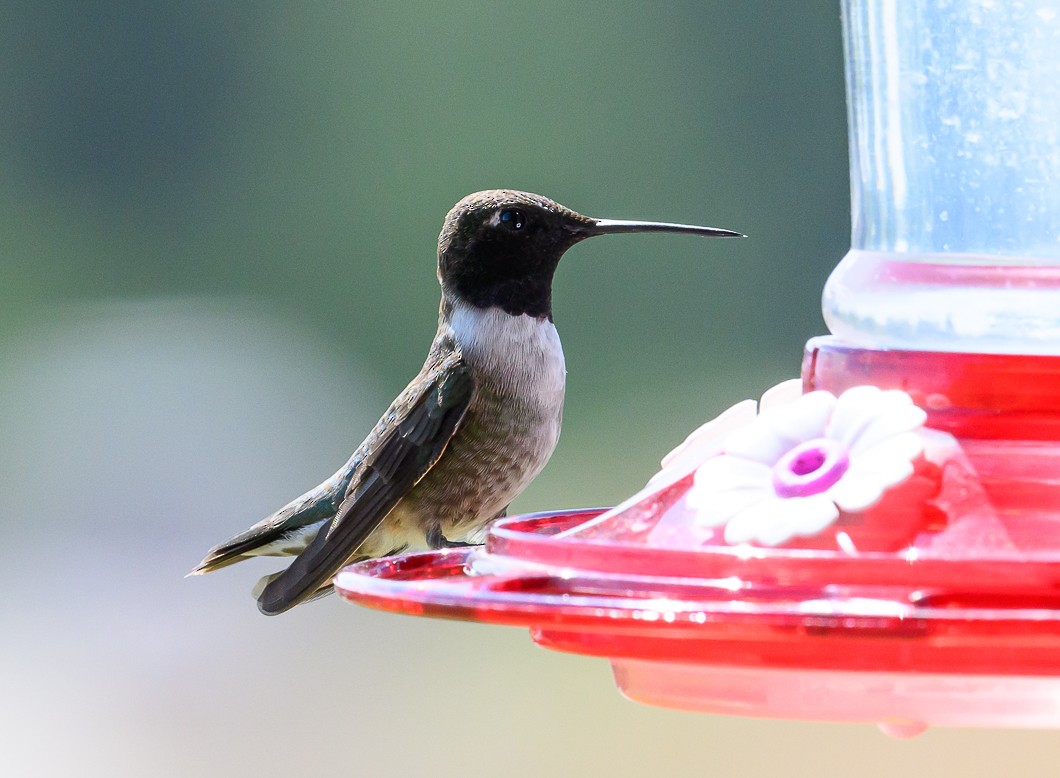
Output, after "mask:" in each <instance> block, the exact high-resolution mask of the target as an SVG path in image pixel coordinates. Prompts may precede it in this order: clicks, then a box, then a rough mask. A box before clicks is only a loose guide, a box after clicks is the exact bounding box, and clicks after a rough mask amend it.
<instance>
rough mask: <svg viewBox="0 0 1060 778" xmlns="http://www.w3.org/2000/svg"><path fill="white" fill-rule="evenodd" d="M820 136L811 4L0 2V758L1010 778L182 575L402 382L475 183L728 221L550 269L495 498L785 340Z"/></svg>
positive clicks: (692, 417)
mask: <svg viewBox="0 0 1060 778" xmlns="http://www.w3.org/2000/svg"><path fill="white" fill-rule="evenodd" d="M845 129H846V125H845V114H844V104H843V77H842V61H841V39H840V23H839V12H838V4H837V2H835V1H834V0H815V1H813V2H811V1H810V0H803V1H802V2H797V3H796V2H770V1H768V0H753V1H752V0H742V1H741V2H735V1H731V2H721V1H715V2H706V1H702V2H686V3H661V4H651V3H643V2H640V3H634V2H606V3H605V2H583V3H557V2H539V3H524V4H508V3H496V2H495V3H471V2H461V1H460V0H453V1H452V2H448V3H431V2H409V3H389V4H383V3H374V4H361V3H352V2H331V3H298V4H296V3H225V4H219V3H212V2H205V1H202V2H185V3H118V2H98V3H84V4H75V3H57V4H52V3H5V4H4V5H3V7H2V8H0V214H2V215H0V270H2V275H0V397H2V402H0V522H2V526H3V527H4V529H5V538H4V564H3V567H2V572H0V582H2V583H3V584H4V592H5V594H6V596H5V597H4V598H3V605H2V606H0V609H2V619H3V630H4V639H3V641H2V642H0V657H2V660H0V661H2V662H3V680H2V682H0V683H2V685H0V701H2V702H0V772H2V773H3V774H5V775H20V776H21V775H48V776H51V775H56V776H66V775H77V776H97V775H98V776H116V775H121V776H124V775H130V776H133V775H153V776H186V775H190V774H193V773H195V774H200V775H260V776H273V775H275V776H280V775H323V774H328V775H358V776H359V775H384V774H393V775H401V776H405V775H427V774H434V775H438V776H448V775H452V776H456V775H466V774H476V773H485V774H491V775H511V776H541V775H605V774H607V775H640V774H649V773H650V774H660V775H705V774H713V775H727V776H728V775H734V776H735V775H762V776H766V775H774V774H776V773H777V771H787V772H791V771H792V769H793V767H794V766H796V765H797V766H798V767H797V768H796V769H797V771H798V772H799V773H800V774H813V775H818V776H833V775H834V776H849V775H851V774H854V773H857V774H858V775H863V776H877V775H878V776H884V775H887V776H889V775H896V774H906V775H918V774H923V775H929V774H930V775H936V774H957V773H958V772H959V773H960V774H962V775H965V776H974V775H983V776H987V775H995V774H998V773H999V772H1000V770H1001V769H1002V768H1001V765H1004V769H1005V770H1006V771H1007V772H1009V773H1011V774H1020V775H1030V774H1033V773H1034V771H1035V770H1036V769H1039V770H1040V773H1039V774H1043V775H1044V774H1050V772H1049V770H1048V769H1047V766H1046V767H1042V765H1043V764H1044V763H1043V761H1042V760H1043V756H1044V755H1045V749H1046V748H1047V747H1052V751H1053V756H1055V754H1056V752H1055V736H1053V735H1049V734H1036V733H1005V732H975V733H971V732H960V731H937V732H929V733H928V734H927V735H925V736H923V737H921V738H919V739H917V740H915V741H913V742H909V743H899V742H895V741H891V740H888V739H886V738H884V737H883V736H882V735H879V734H878V733H877V732H876V731H875V730H874V729H872V728H871V727H851V726H841V725H828V724H807V723H791V722H772V721H754V720H739V719H731V718H720V717H710V716H703V715H693V714H686V713H679V712H673V711H665V710H658V709H652V708H647V707H642V706H639V705H635V704H633V703H629V702H626V701H624V700H622V699H621V698H620V696H619V695H618V693H617V692H616V691H615V689H614V687H613V686H612V683H611V681H610V678H609V670H608V666H607V663H606V662H604V661H602V660H590V659H585V658H581V657H573V656H562V655H558V654H552V653H548V652H545V651H543V650H541V649H538V648H536V647H535V646H534V645H533V644H532V643H531V641H530V640H529V639H528V637H527V635H526V634H525V632H522V631H520V630H514V629H502V628H490V627H482V626H477V625H468V624H459V623H449V622H442V621H432V620H421V619H412V618H407V617H399V616H392V615H387V614H381V613H376V612H372V611H368V610H365V609H361V608H357V607H355V606H352V605H350V604H348V603H344V602H342V601H340V600H339V599H338V598H330V599H328V600H326V601H323V602H320V603H316V604H313V605H309V606H305V607H301V608H298V609H296V610H295V611H294V612H292V613H290V614H287V615H285V616H283V617H280V618H276V619H266V618H264V617H262V616H260V615H259V614H258V613H257V611H256V609H255V607H254V603H253V601H252V600H251V599H250V597H249V595H248V590H249V588H250V587H251V585H252V583H253V582H254V581H255V580H256V579H257V577H258V576H259V575H261V574H263V573H265V572H269V571H271V570H273V569H275V568H276V567H277V564H276V563H275V562H269V561H262V562H261V563H260V564H253V563H247V564H244V565H240V566H238V567H236V568H231V569H229V570H226V571H224V572H222V573H220V574H217V575H212V576H209V577H207V578H198V579H191V580H183V579H182V576H183V574H184V573H185V572H186V571H187V570H188V569H190V568H191V567H192V566H193V565H194V564H195V563H196V562H197V561H198V560H199V558H200V557H201V556H202V554H203V553H204V552H205V551H206V550H207V549H208V548H209V547H210V546H212V545H214V544H215V543H217V542H219V541H221V540H223V539H226V538H228V537H229V536H230V535H232V534H233V533H235V532H237V531H239V530H242V529H244V528H245V527H246V526H248V525H249V524H251V523H252V522H254V521H257V520H258V519H259V518H260V517H262V516H263V515H265V514H267V513H269V512H271V511H272V510H273V509H275V508H276V507H278V506H279V505H281V504H283V503H284V502H286V501H287V500H288V499H290V498H292V497H294V496H296V495H298V494H300V493H301V492H302V491H304V490H305V489H307V488H308V487H311V486H313V485H315V484H316V483H318V482H319V481H320V480H322V478H324V477H325V476H327V475H329V474H330V473H331V472H332V471H333V470H334V469H335V468H336V467H337V466H338V465H340V464H341V463H342V462H343V461H345V459H346V457H347V456H348V455H349V453H350V452H351V451H352V449H353V448H354V447H355V446H356V445H357V443H358V442H359V441H360V440H361V437H362V436H363V435H364V434H365V433H366V432H367V430H368V429H369V427H370V425H371V424H372V423H373V422H374V420H375V418H376V417H377V416H378V414H379V413H380V412H381V411H382V410H383V409H384V408H385V407H386V405H387V403H388V402H389V400H390V398H392V397H393V396H394V395H395V394H396V393H397V392H398V391H399V390H400V389H401V388H402V387H403V386H404V384H405V382H406V381H407V380H408V378H409V377H411V375H412V374H413V373H414V372H415V371H416V370H417V369H418V368H419V366H420V364H421V362H422V359H423V356H424V354H425V351H426V348H427V344H428V343H429V341H430V338H431V336H432V335H433V332H434V326H435V318H436V310H437V301H438V289H437V283H436V280H435V277H434V262H435V254H434V252H435V240H436V236H437V233H438V230H439V228H440V226H441V221H442V217H443V216H444V214H445V213H446V211H447V210H448V208H449V207H450V206H451V205H452V204H453V203H454V202H455V201H456V200H457V199H459V198H460V197H462V196H463V195H465V194H467V193H468V192H471V191H475V190H478V189H484V188H493V187H514V188H521V189H529V190H531V191H536V192H540V193H542V194H546V195H549V196H551V197H554V198H556V199H558V200H559V201H560V202H562V203H564V204H566V205H569V206H571V207H573V208H575V209H577V210H580V211H582V212H585V213H589V214H592V215H595V216H606V217H614V218H647V219H660V220H668V221H688V222H700V223H709V224H714V225H717V226H724V227H729V228H732V229H736V230H740V231H742V232H746V233H748V234H749V235H750V236H751V237H750V239H748V240H746V241H740V242H735V241H728V242H704V241H699V240H693V239H687V238H681V237H674V236H660V235H652V236H628V237H614V238H608V239H602V240H598V241H591V242H590V243H587V244H585V245H582V246H579V247H577V248H576V249H575V250H573V251H571V252H570V254H569V255H568V256H567V258H566V259H565V260H564V262H563V264H562V265H561V267H560V270H559V273H558V276H557V279H556V297H555V316H556V322H557V325H558V326H559V328H560V331H561V333H562V336H563V339H564V346H565V350H566V354H567V361H568V367H569V376H568V396H567V406H566V418H565V429H564V434H563V439H562V440H561V442H560V446H559V449H558V450H557V452H556V454H555V456H554V457H553V460H552V463H551V464H550V465H549V467H548V468H547V469H546V470H545V472H544V473H543V474H542V475H541V476H540V477H539V479H538V480H537V481H536V482H535V483H534V484H533V486H532V487H531V488H530V489H529V490H528V491H527V492H526V493H525V494H524V495H523V496H522V497H520V498H519V500H518V501H517V502H516V504H515V505H514V508H515V509H516V510H520V511H532V510H544V509H550V508H561V507H577V506H593V505H604V504H611V503H614V502H616V501H618V500H620V499H622V498H623V497H625V496H626V495H628V494H629V493H631V492H632V491H634V490H635V489H637V488H638V487H639V486H641V485H642V484H643V482H644V481H645V480H646V479H647V478H648V477H649V476H650V475H651V474H652V473H653V472H654V469H655V467H656V463H657V461H658V459H659V457H660V456H661V455H662V454H663V453H664V452H666V451H667V450H669V448H671V447H672V446H673V445H674V444H676V443H677V442H678V441H679V440H680V439H682V438H683V436H684V435H685V434H686V433H687V432H688V431H689V430H691V429H692V428H693V427H694V426H696V425H697V424H699V423H700V422H702V421H703V420H705V419H707V418H710V417H712V416H714V415H715V414H717V413H718V412H720V411H721V410H723V409H724V408H726V407H728V406H729V405H730V404H732V403H734V402H736V401H738V400H740V399H742V398H744V397H754V396H757V395H758V394H760V392H761V391H762V390H763V389H765V388H766V387H768V386H770V385H772V384H773V383H775V382H777V381H779V380H782V379H784V378H787V377H790V376H793V375H794V374H795V373H796V372H797V370H798V367H799V361H800V357H801V349H802V345H803V343H804V341H805V340H806V339H807V338H808V337H810V336H812V335H815V334H819V333H820V332H822V330H823V325H822V323H821V319H820V307H819V300H820V290H821V288H822V285H823V282H824V280H825V278H826V276H827V274H828V272H829V270H830V269H831V268H832V267H833V266H834V265H835V263H836V262H837V261H838V260H839V258H840V257H841V256H842V255H843V253H844V251H845V250H846V248H847V246H848V245H849V243H848V235H849V226H848V225H849V221H848V213H849V207H848V201H847V191H848V188H847V172H846V171H847V157H846V140H845Z"/></svg>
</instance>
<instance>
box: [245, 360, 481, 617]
mask: <svg viewBox="0 0 1060 778" xmlns="http://www.w3.org/2000/svg"><path fill="white" fill-rule="evenodd" d="M421 377H422V379H425V380H421ZM421 377H417V381H415V382H413V383H412V384H410V385H409V386H408V388H407V389H405V391H404V392H403V393H402V394H401V396H400V397H399V398H398V399H397V400H396V401H395V403H394V405H392V406H391V409H390V411H388V412H387V414H386V415H385V416H384V417H383V419H382V420H381V421H380V427H379V428H377V429H376V431H375V433H374V434H373V436H372V437H371V438H369V441H366V444H367V443H372V445H367V446H366V451H367V453H366V454H365V457H364V460H363V461H362V463H361V466H360V468H359V472H358V473H357V474H356V475H355V476H354V478H353V480H352V481H351V482H350V485H349V487H348V489H347V491H346V497H345V499H344V500H343V502H342V504H341V505H340V506H339V509H338V511H337V513H336V514H335V518H334V519H333V520H332V521H330V522H327V523H325V524H324V526H323V527H321V529H320V531H319V532H318V533H317V535H316V537H315V538H314V539H313V540H312V541H311V542H310V544H309V545H308V546H307V547H306V549H305V551H303V552H302V553H301V554H300V555H299V556H298V557H296V558H295V560H294V562H292V563H291V565H290V567H288V568H287V569H286V570H284V571H283V573H281V574H280V575H279V576H278V577H277V578H276V579H275V580H273V581H271V582H270V583H269V584H268V585H267V586H266V587H265V588H264V590H262V592H261V595H260V596H259V597H258V608H259V609H260V610H261V612H262V613H265V614H268V615H273V614H277V613H282V612H283V611H285V610H287V609H288V608H291V607H293V606H294V605H297V604H298V603H300V602H302V601H303V600H305V599H308V598H309V597H311V596H313V594H314V593H315V592H316V591H317V590H318V589H319V588H320V587H321V586H323V585H325V584H326V583H327V582H328V581H329V580H330V579H331V578H332V577H334V575H335V574H336V573H337V572H338V571H339V569H340V568H341V567H342V566H343V565H344V564H346V562H347V561H348V560H349V559H350V558H351V557H353V556H355V555H356V553H357V549H358V547H359V546H360V545H361V544H362V543H363V542H364V540H365V539H366V538H367V537H368V536H369V535H370V534H371V533H372V531H373V530H374V529H375V528H376V527H378V526H379V524H380V523H381V522H382V521H383V519H384V518H386V516H387V514H388V513H390V511H391V510H393V508H394V506H395V505H396V504H397V503H398V501H399V500H400V499H401V498H402V497H403V496H404V495H405V494H407V493H408V491H409V490H410V489H411V488H412V487H413V486H415V484H416V483H417V482H419V480H420V479H421V478H423V476H424V475H426V474H427V472H428V471H429V470H430V469H431V467H433V466H434V463H435V462H437V461H438V459H439V457H441V455H442V453H443V452H444V451H445V447H446V446H447V445H448V444H449V441H450V439H452V437H453V433H454V432H455V431H456V429H457V427H458V425H459V424H460V421H461V419H463V418H464V413H465V412H466V411H467V408H468V405H469V404H470V402H471V395H472V393H473V391H474V388H475V387H474V379H473V378H472V377H471V373H470V370H469V369H468V367H467V366H466V365H465V364H464V362H463V360H462V358H461V357H460V355H459V354H458V353H454V354H450V355H449V356H448V357H446V358H444V359H440V360H439V361H438V362H437V363H436V364H435V365H433V366H428V371H427V374H426V376H422V374H421ZM373 438H374V440H373Z"/></svg>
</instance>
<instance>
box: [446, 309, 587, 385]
mask: <svg viewBox="0 0 1060 778" xmlns="http://www.w3.org/2000/svg"><path fill="white" fill-rule="evenodd" d="M450 327H451V329H452V332H453V337H454V338H455V339H456V342H457V343H458V344H459V345H460V348H461V350H462V352H463V353H464V358H465V359H467V360H468V362H469V363H470V364H471V365H473V366H474V367H475V368H476V369H479V370H482V371H484V372H486V373H488V374H490V375H491V376H492V377H493V378H494V380H495V381H497V382H498V383H499V384H500V385H502V386H505V387H506V388H508V389H509V390H511V391H514V392H516V393H519V394H522V393H523V391H525V390H530V389H532V390H533V391H534V393H537V394H539V395H540V396H542V397H545V398H555V397H558V398H559V401H560V403H562V398H563V389H564V386H565V384H566V377H567V367H566V363H565V362H564V359H563V346H562V344H560V342H559V333H558V332H557V331H556V325H555V324H553V323H552V322H551V321H549V320H548V319H536V318H534V317H533V316H525V315H523V316H512V315H511V314H508V313H505V312H504V311H502V310H501V309H500V308H486V309H482V308H475V307H474V306H471V305H465V304H457V305H456V307H455V308H454V310H453V315H452V318H451V319H450Z"/></svg>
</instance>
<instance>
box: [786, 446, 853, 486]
mask: <svg viewBox="0 0 1060 778" xmlns="http://www.w3.org/2000/svg"><path fill="white" fill-rule="evenodd" d="M849 468H850V452H849V451H847V448H846V446H844V445H843V444H842V443H840V442H839V441H838V440H830V439H829V438H815V439H814V440H808V441H806V442H805V443H800V444H799V445H797V446H796V447H795V448H793V449H792V450H791V451H789V452H788V453H786V454H785V455H784V456H782V457H781V458H780V461H778V462H777V463H776V464H775V465H773V489H774V490H775V491H776V493H777V496H778V497H810V496H812V495H814V494H820V493H821V492H823V491H826V490H828V489H829V488H831V487H832V486H833V485H834V484H835V483H836V481H838V480H839V479H840V478H842V477H843V473H845V472H846V471H847V470H848V469H849Z"/></svg>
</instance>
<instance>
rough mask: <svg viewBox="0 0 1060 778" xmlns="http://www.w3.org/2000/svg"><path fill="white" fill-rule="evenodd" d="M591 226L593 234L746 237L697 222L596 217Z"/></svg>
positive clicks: (590, 229)
mask: <svg viewBox="0 0 1060 778" xmlns="http://www.w3.org/2000/svg"><path fill="white" fill-rule="evenodd" d="M594 221H595V222H596V223H595V225H594V226H592V227H590V228H589V233H590V234H592V235H613V234H615V233H620V232H684V233H687V234H689V235H702V236H704V237H706V238H746V237H747V236H746V235H743V234H742V233H739V232H733V231H732V230H723V229H721V228H720V227H699V226H697V225H695V224H670V223H668V222H642V221H625V220H621V219H595V220H594Z"/></svg>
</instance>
